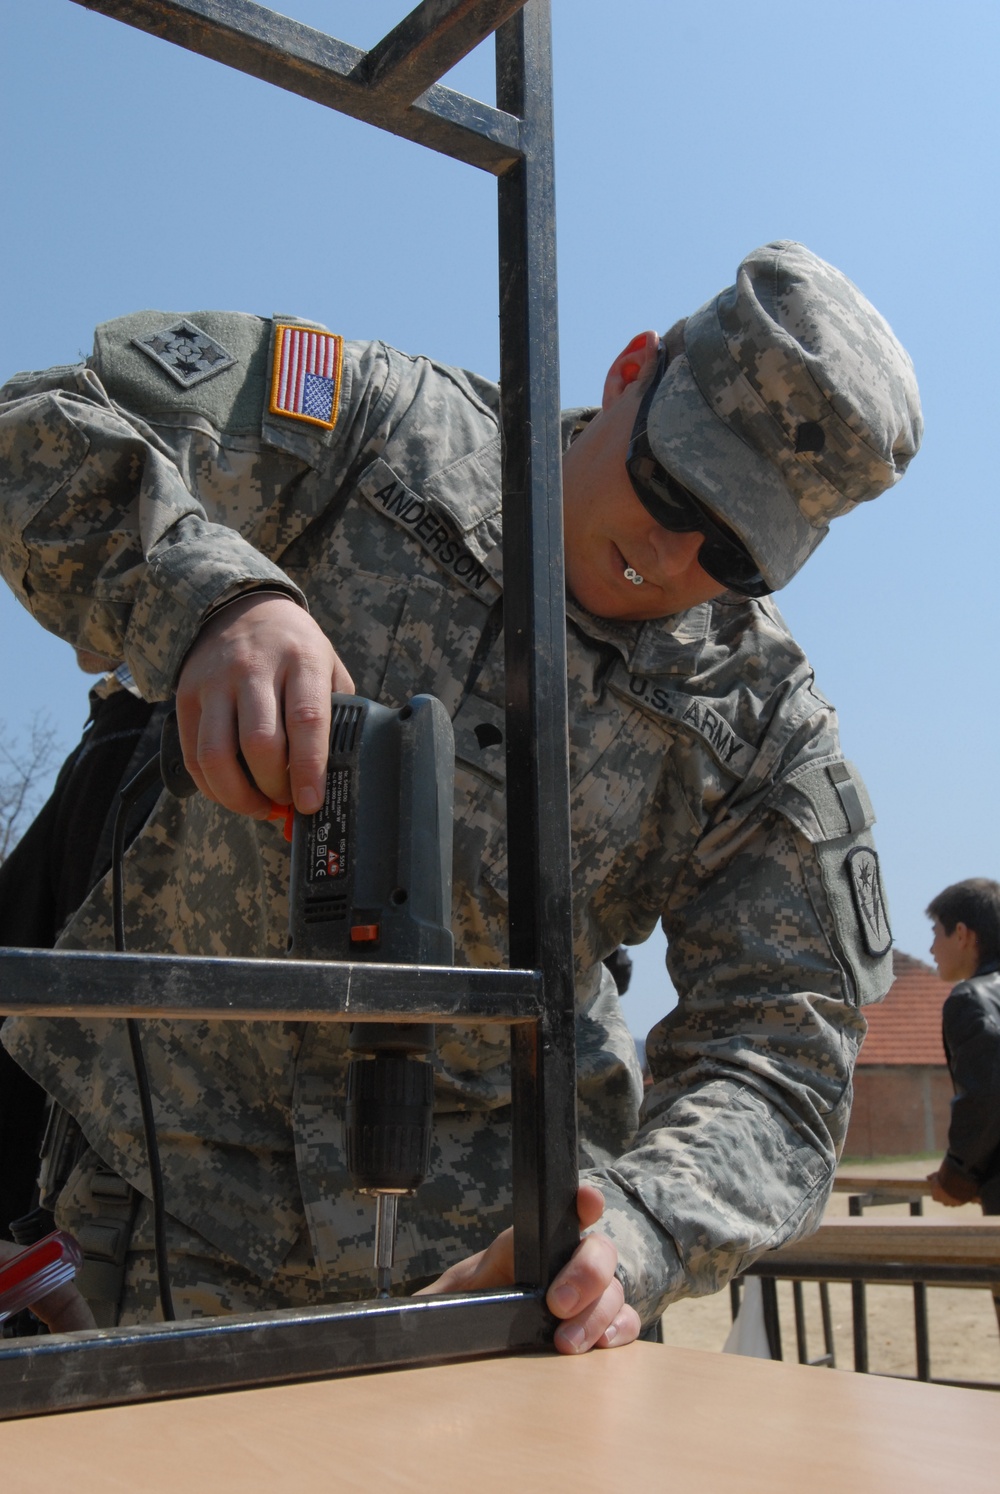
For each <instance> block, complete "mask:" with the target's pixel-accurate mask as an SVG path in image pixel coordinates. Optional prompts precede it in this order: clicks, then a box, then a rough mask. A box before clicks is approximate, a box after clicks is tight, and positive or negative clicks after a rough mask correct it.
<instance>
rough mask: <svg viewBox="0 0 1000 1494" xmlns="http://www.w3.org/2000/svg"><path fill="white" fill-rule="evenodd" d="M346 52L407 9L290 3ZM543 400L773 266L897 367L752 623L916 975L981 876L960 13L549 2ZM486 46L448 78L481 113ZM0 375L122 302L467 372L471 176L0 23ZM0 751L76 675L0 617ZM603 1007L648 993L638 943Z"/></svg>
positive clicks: (73, 17)
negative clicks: (475, 100)
mask: <svg viewBox="0 0 1000 1494" xmlns="http://www.w3.org/2000/svg"><path fill="white" fill-rule="evenodd" d="M289 8H290V9H291V10H292V12H293V13H294V14H295V16H296V17H297V18H298V19H300V20H303V21H305V22H307V23H308V24H310V25H313V26H316V27H318V28H320V29H322V30H326V31H329V32H330V33H332V34H333V35H335V36H339V37H340V38H342V39H343V40H345V41H349V42H352V43H354V44H356V45H358V46H362V47H367V46H370V45H371V44H372V43H373V42H375V41H376V40H377V39H378V38H379V37H380V36H381V35H382V34H383V33H384V32H385V31H387V30H388V29H390V27H391V26H392V25H393V24H395V22H396V21H398V20H399V19H400V18H401V17H402V15H403V14H404V13H405V11H406V9H407V8H408V7H407V4H406V0H364V3H358V0H354V3H335V0H289ZM553 25H554V33H555V68H556V80H555V81H556V144H557V192H558V204H559V245H558V248H559V279H560V305H561V334H560V335H561V349H562V367H563V399H564V402H565V403H566V404H582V403H587V402H590V401H593V400H595V399H596V398H597V397H598V395H599V392H600V388H601V383H602V379H603V373H604V370H605V368H606V366H607V364H608V363H609V362H610V360H611V358H612V357H613V356H614V354H615V353H616V352H617V351H618V349H619V347H620V346H622V344H623V343H624V342H625V340H626V339H627V338H628V336H629V335H631V334H632V333H633V332H635V331H638V330H640V329H642V328H644V327H646V326H654V327H657V328H661V329H662V328H664V327H666V326H668V325H669V324H670V323H671V322H672V321H674V320H675V319H676V317H678V316H679V315H682V314H684V313H687V312H689V311H692V310H693V309H694V308H695V307H696V306H697V305H699V304H700V303H701V302H702V301H704V300H705V299H707V298H708V297H709V296H710V295H712V294H713V293H714V292H715V291H716V290H718V289H719V288H720V287H721V286H723V285H725V284H727V283H729V282H730V281H731V279H732V276H733V272H734V271H735V268H736V265H737V263H738V261H739V259H740V258H741V257H742V255H743V254H744V253H746V252H747V250H749V249H750V248H752V247H753V246H755V245H756V244H759V243H763V242H764V241H766V240H768V239H773V238H797V239H801V240H802V241H803V242H805V243H806V244H808V245H809V246H810V247H811V248H813V249H815V250H816V251H817V252H818V253H820V254H822V255H823V256H824V257H826V258H827V259H830V260H832V261H833V262H834V263H835V264H837V265H839V266H840V267H841V268H842V269H843V270H845V271H846V272H847V273H848V274H849V275H850V276H851V277H852V278H853V279H854V280H855V281H857V283H858V284H859V285H860V286H861V287H862V289H863V290H864V291H865V292H866V293H867V295H868V296H869V297H870V298H871V299H872V300H873V301H874V302H875V304H876V305H877V306H878V307H879V308H880V309H881V310H882V311H883V312H884V314H885V315H886V316H887V317H888V318H889V320H890V321H891V322H892V324H893V326H894V327H895V329H896V331H897V333H898V334H899V336H900V337H901V338H902V340H903V341H904V343H905V344H906V345H907V347H908V348H909V349H910V352H911V353H912V355H913V358H914V361H915V363H916V366H917V372H918V374H919V376H920V381H921V387H922V391H923V399H924V410H925V416H926V423H927V436H926V441H925V447H924V450H923V452H922V453H921V455H920V456H919V457H918V458H917V460H916V462H915V463H914V465H913V467H912V469H911V472H910V474H909V475H908V476H907V478H906V480H905V482H904V483H903V484H902V485H901V486H900V487H899V488H897V489H896V490H895V491H894V492H892V493H891V494H888V495H886V496H885V497H883V498H881V499H879V500H878V501H877V502H876V503H874V504H871V505H869V506H867V507H866V508H865V509H863V510H862V511H860V512H858V513H855V514H852V515H850V516H849V517H848V518H846V519H844V520H841V521H839V522H838V523H837V524H835V525H834V527H833V530H832V533H831V536H830V538H829V539H828V540H827V542H826V543H825V544H824V545H823V546H822V547H821V549H820V551H819V552H818V554H817V555H816V557H815V558H814V559H813V560H812V561H811V562H810V564H809V566H808V567H807V568H806V570H805V571H804V572H803V574H802V575H801V576H800V577H799V578H797V579H796V581H795V582H793V584H792V585H791V586H790V587H789V588H788V589H787V591H786V592H784V593H783V595H782V598H781V605H782V608H783V610H784V612H785V615H786V617H787V618H788V620H789V622H790V623H791V625H792V628H793V630H794V631H795V633H796V635H797V636H798V638H799V640H800V641H801V643H802V644H803V645H804V647H805V648H806V650H807V652H808V653H809V655H810V657H811V659H812V661H813V663H814V665H815V668H816V673H817V677H818V680H819V684H820V687H821V688H822V689H823V690H824V691H825V692H826V694H827V695H829V696H830V698H831V699H832V700H833V701H834V702H835V703H836V704H837V706H838V708H839V710H840V713H841V723H842V730H843V739H844V744H845V748H846V751H847V753H848V755H849V756H850V757H852V758H853V759H854V760H855V761H856V762H857V763H858V764H859V766H860V767H861V769H862V772H863V773H864V775H865V777H866V779H867V781H868V784H869V787H870V789H871V792H872V797H873V799H874V802H875V805H876V809H877V811H878V815H879V823H878V826H877V835H878V844H879V849H880V851H881V854H882V858H883V865H884V870H885V875H886V881H887V885H888V890H889V897H890V902H891V907H892V913H893V924H894V928H895V932H896V937H897V944H898V946H899V947H901V948H902V949H905V950H907V951H909V952H910V953H914V954H918V955H921V956H923V955H924V954H925V951H926V946H927V942H928V934H927V926H926V920H925V919H924V917H923V913H922V910H923V908H924V907H925V906H926V904H927V902H928V900H929V899H930V898H931V897H932V896H933V894H934V893H935V892H937V891H938V890H939V889H940V888H941V887H942V886H943V885H944V884H945V883H947V882H949V881H953V880H955V879H957V878H959V877H964V876H972V875H985V876H994V877H996V876H1000V854H998V849H997V837H998V827H1000V815H998V807H1000V805H998V799H1000V789H998V780H997V774H996V772H995V769H994V760H995V757H996V742H997V738H998V712H997V684H996V679H997V666H996V658H995V656H996V651H997V639H998V627H997V623H998V602H997V595H998V591H997V579H996V568H997V552H998V538H1000V519H998V508H997V498H998V492H997V474H996V467H995V457H994V454H993V449H992V444H991V443H992V441H993V440H995V439H996V430H997V409H996V407H997V394H996V390H997V387H998V382H1000V380H998V373H997V368H996V357H997V349H998V348H1000V327H998V314H997V303H998V289H997V275H998V269H997V265H998V257H997V247H996V246H997V207H996V203H997V140H998V118H997V116H998V103H997V93H998V90H997V76H998V60H1000V58H998V53H1000V47H998V40H1000V7H998V6H997V5H996V4H995V0H953V3H952V4H951V5H949V6H944V5H942V4H940V3H937V0H867V3H865V0H841V3H839V4H837V5H835V6H833V5H830V4H827V3H819V0H756V3H755V4H754V5H752V6H750V5H747V4H745V3H737V0H701V3H698V4H693V3H690V0H688V3H683V4H682V3H668V0H619V3H618V4H616V5H608V4H606V3H603V0H555V3H554V5H553ZM492 65H493V64H492V48H491V47H484V48H480V49H479V51H478V52H477V53H476V54H474V55H473V56H472V57H471V58H469V59H467V60H466V62H465V63H463V64H462V66H461V67H460V68H459V69H457V70H456V73H455V74H454V75H453V77H452V78H451V79H449V82H451V83H452V84H453V86H455V87H458V88H461V89H462V90H463V91H465V92H468V93H472V94H475V95H476V96H478V97H480V98H487V99H490V100H491V101H492V97H493V94H492ZM0 69H2V75H3V76H2V82H3V86H2V90H0V93H2V102H0V108H2V111H3V140H4V151H3V164H2V167H0V171H2V182H3V200H4V202H5V204H6V213H5V232H4V234H3V236H2V244H0V275H2V280H0V285H2V296H3V316H2V319H0V376H6V374H7V373H8V372H13V371H14V370H16V369H20V368H31V367H35V368H39V367H45V366H47V365H48V364H51V363H59V362H70V361H74V360H75V359H76V358H78V357H79V356H81V355H82V354H85V353H86V352H87V350H88V349H89V347H90V342H91V333H92V329H93V326H94V325H95V324H96V323H97V322H99V321H102V320H104V319H105V318H107V317H112V316H116V315H118V314H120V313H123V312H126V311H130V310H135V309H137V308H138V307H141V306H156V307H160V308H163V309H168V310H178V311H181V310H188V311H190V310H196V309H198V308H199V307H206V306H219V307H227V308H239V309H243V310H248V311H255V312H261V313H264V314H268V313H271V312H274V311H278V312H295V313H298V314H300V315H303V316H307V317H313V318H316V319H318V320H320V321H323V322H325V323H326V324H327V325H328V326H330V327H332V328H334V329H336V330H338V331H341V332H343V333H345V334H346V335H347V336H358V337H366V336H380V337H384V338H386V339H387V340H388V341H391V342H394V343H396V344H397V345H398V346H400V347H403V348H408V349H411V350H413V351H421V352H429V353H433V354H434V355H435V356H436V357H438V358H440V359H443V360H445V361H448V362H454V363H459V364H465V365H467V366H470V367H473V368H476V369H478V370H480V371H482V372H484V373H487V374H491V375H495V373H496V368H497V322H496V284H495V277H496V250H495V211H494V206H495V186H494V182H493V180H492V178H490V177H487V176H486V175H484V174H481V173H478V172H475V171H473V170H472V169H471V168H469V167H464V166H460V165H458V164H457V163H455V162H452V161H449V160H446V159H444V158H443V157H436V156H433V155H431V154H430V153H429V152H426V151H424V150H421V149H420V148H419V147H417V146H415V145H411V144H409V143H408V142H405V141H398V140H395V139H394V138H392V137H390V136H387V135H383V134H381V133H379V132H377V131H375V130H372V129H370V128H368V127H366V126H362V125H360V124H355V123H354V122H353V121H350V120H347V119H344V118H342V117H341V116H339V115H336V114H333V113H329V112H327V111H324V110H322V109H320V108H319V107H318V106H316V105H313V104H309V103H306V102H305V101H303V100H301V99H297V98H294V97H292V96H291V95H287V94H283V93H281V92H280V91H279V90H277V89H274V88H271V87H269V86H268V85H266V84H263V83H259V82H257V81H256V80H254V79H251V78H245V77H243V76H241V75H240V74H238V73H235V72H231V71H228V70H227V69H224V68H221V67H219V66H218V65H217V64H215V63H210V62H207V61H204V60H202V59H200V58H197V57H194V56H191V55H190V54H188V53H186V52H183V51H181V50H180V49H178V48H175V47H172V46H170V45H168V44H166V43H163V42H159V41H156V40H154V39H153V38H151V37H148V36H145V35H144V34H142V33H140V32H137V31H134V30H132V29H131V28H130V27H127V26H124V25H122V24H121V23H120V22H114V21H110V20H107V19H106V18H104V17H102V16H98V15H94V14H92V13H91V12H88V11H86V10H84V9H82V8H81V7H79V6H77V5H75V4H73V3H71V0H31V3H30V4H26V3H24V0H0ZM0 628H2V639H3V647H2V649H0V701H2V705H0V722H2V723H3V725H4V726H5V727H6V729H7V730H8V732H9V733H12V734H17V733H18V732H23V731H24V729H25V727H26V725H27V723H28V722H29V721H30V719H31V717H32V715H33V713H34V712H35V711H37V710H38V709H40V708H42V707H46V708H48V709H49V710H50V712H51V714H52V717H53V719H54V720H55V721H56V723H57V725H58V728H59V731H60V733H61V735H62V737H63V739H64V741H65V743H66V744H67V746H68V745H69V744H70V743H71V742H73V741H74V740H75V739H76V737H77V735H78V731H79V727H80V724H81V723H82V721H83V719H84V716H85V711H86V703H85V701H86V681H85V679H84V678H83V676H82V675H80V674H78V672H77V671H76V668H75V665H74V663H73V660H72V655H71V653H70V651H69V649H68V648H67V647H66V645H65V644H62V643H59V642H58V641H56V640H55V639H52V638H50V637H48V636H47V635H45V634H44V633H43V632H42V631H41V630H40V629H39V628H38V627H37V626H36V625H35V624H34V623H33V622H32V621H31V619H30V618H29V617H28V616H27V614H25V613H24V612H22V610H21V609H20V608H19V607H18V606H17V604H16V603H14V602H13V601H12V599H11V598H10V596H9V594H7V593H6V592H4V593H2V595H0ZM638 963H639V969H638V974H637V978H636V981H635V985H634V989H633V991H632V992H631V993H630V995H629V997H628V1005H627V1011H628V1015H629V1018H630V1021H631V1025H632V1027H633V1030H634V1031H636V1032H637V1033H639V1034H640V1035H641V1034H643V1033H644V1032H645V1031H646V1029H647V1028H648V1026H649V1025H651V1023H652V1022H653V1021H654V1020H656V1018H657V1017H658V1016H659V1015H661V1014H662V1011H663V1010H664V1007H665V1005H666V1004H667V1002H668V1000H670V999H672V998H669V997H668V996H667V994H666V990H665V984H664V978H663V976H662V975H661V970H662V941H656V942H655V943H654V942H653V941H651V943H650V945H648V946H646V947H645V948H644V950H643V951H642V953H641V955H640V957H639V962H638Z"/></svg>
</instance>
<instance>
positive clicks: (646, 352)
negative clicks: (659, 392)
mask: <svg viewBox="0 0 1000 1494" xmlns="http://www.w3.org/2000/svg"><path fill="white" fill-rule="evenodd" d="M659 350H660V339H659V337H658V336H657V334H656V333H655V332H648V331H647V332H637V333H636V335H635V337H633V338H632V341H631V342H630V343H628V345H627V346H626V347H624V348H622V350H621V352H620V353H619V354H618V357H617V358H616V359H615V361H614V363H612V365H611V367H610V368H609V369H608V376H607V378H606V379H605V380H604V397H603V399H602V400H601V408H602V409H604V410H607V409H610V407H611V406H612V405H613V404H614V403H615V401H616V400H617V399H619V398H620V397H621V395H623V394H624V393H625V391H626V389H628V387H629V385H630V384H634V383H635V381H636V379H641V378H642V376H643V374H644V373H647V372H648V371H649V369H650V367H651V365H652V364H654V363H655V362H656V358H657V354H658V353H659Z"/></svg>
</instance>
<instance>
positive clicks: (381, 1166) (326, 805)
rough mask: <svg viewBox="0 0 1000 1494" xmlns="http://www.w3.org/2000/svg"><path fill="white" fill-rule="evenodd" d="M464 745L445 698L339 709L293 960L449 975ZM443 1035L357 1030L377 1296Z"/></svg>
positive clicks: (301, 833)
mask: <svg viewBox="0 0 1000 1494" xmlns="http://www.w3.org/2000/svg"><path fill="white" fill-rule="evenodd" d="M454 772H455V746H454V738H453V736H452V729H451V721H450V720H449V717H448V713H447V711H446V710H445V708H444V706H443V705H442V704H441V702H440V701H439V700H436V699H435V698H434V697H433V696H431V695H415V696H414V697H413V699H412V700H410V701H409V702H408V704H407V705H405V706H403V707H402V708H401V709H399V710H393V709H390V708H389V707H388V706H383V705H378V704H377V703H375V702H374V701H371V700H364V699H362V698H361V697H359V696H356V695H334V696H333V697H332V721H331V726H330V756H329V760H328V763H327V774H326V790H325V794H324V800H323V805H322V807H321V808H320V809H319V810H318V811H317V813H316V814H312V815H302V814H298V813H296V815H295V817H294V822H293V828H292V872H291V882H290V887H289V943H288V948H289V953H290V954H291V956H292V957H293V958H294V959H302V960H350V961H354V962H358V961H362V960H374V961H376V962H379V963H385V964H397V963H399V964H407V965H451V964H452V963H453V962H454V953H455V946H454V939H453V937H452V933H451V859H452V820H453V803H454ZM433 1043H434V1028H433V1025H432V1024H431V1023H412V1022H355V1023H354V1024H353V1025H352V1027H351V1030H350V1035H349V1038H348V1047H349V1052H350V1058H349V1062H348V1069H347V1103H346V1110H345V1144H346V1147H345V1149H346V1153H347V1166H348V1169H349V1171H350V1173H351V1176H352V1178H353V1180H354V1185H355V1187H356V1188H357V1190H358V1191H359V1192H360V1193H365V1194H370V1195H374V1197H375V1200H376V1219H375V1278H376V1295H377V1296H379V1297H387V1296H388V1295H389V1287H390V1282H391V1274H392V1264H393V1254H394V1248H395V1239H396V1216H397V1209H398V1204H399V1199H400V1198H401V1197H403V1196H405V1195H407V1194H412V1193H414V1192H415V1191H416V1189H417V1188H418V1187H419V1185H420V1183H421V1182H422V1181H423V1179H424V1177H425V1176H426V1173H427V1169H428V1165H429V1158H430V1146H431V1130H432V1121H433V1107H434V1071H433V1068H432V1066H431V1062H430V1057H431V1053H432V1050H433Z"/></svg>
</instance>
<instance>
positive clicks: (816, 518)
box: [647, 240, 922, 589]
mask: <svg viewBox="0 0 1000 1494" xmlns="http://www.w3.org/2000/svg"><path fill="white" fill-rule="evenodd" d="M647 429H648V437H649V442H650V445H651V447H652V450H653V453H654V455H655V456H656V458H657V460H658V461H659V462H660V463H661V464H662V465H663V466H664V467H665V468H666V469H667V471H668V472H670V473H671V474H672V475H673V476H674V477H675V478H677V480H678V481H679V482H681V483H683V485H684V486H685V487H686V488H688V489H690V491H691V492H692V493H694V494H695V495H696V496H697V497H699V498H700V499H701V500H702V501H703V502H704V503H705V505H706V507H708V508H709V509H711V510H712V512H713V513H716V514H718V516H719V517H720V518H721V519H722V520H723V521H724V522H725V523H726V524H728V525H729V527H730V528H731V529H733V530H734V531H735V532H736V533H737V534H738V535H739V537H740V538H741V539H742V540H743V542H744V544H745V545H746V547H747V549H748V550H749V551H750V553H751V555H752V556H753V558H754V560H755V561H756V562H757V565H758V566H759V568H760V571H761V573H762V575H763V576H764V578H765V580H766V581H767V582H768V583H769V584H770V585H771V586H772V587H773V588H774V589H777V588H778V587H780V586H784V585H786V584H787V582H789V581H790V580H791V578H792V577H793V576H794V575H795V572H796V571H797V570H798V569H799V567H800V566H801V565H802V564H803V562H804V561H805V560H806V559H807V558H808V557H809V556H810V555H811V554H812V552H813V550H815V548H816V546H817V545H818V544H819V542H820V541H821V540H822V539H824V538H825V536H826V534H827V530H828V526H829V521H830V520H831V519H834V518H836V517H837V516H838V514H845V513H848V512H849V511H850V510H851V509H852V508H854V507H855V506H856V505H857V504H859V503H864V502H866V501H867V500H868V499H869V498H876V497H877V496H878V494H879V493H882V492H884V491H885V489H886V488H888V487H891V486H892V484H893V483H895V482H898V480H899V478H900V477H902V475H903V473H904V472H905V471H906V468H907V465H908V463H909V461H910V458H911V457H912V456H913V455H914V453H915V452H916V450H917V448H918V446H919V445H920V435H921V431H922V420H921V416H920V396H919V394H918V391H917V382H916V377H915V375H914V372H913V365H912V363H911V362H910V359H909V356H908V354H907V353H906V351H905V349H904V348H903V347H901V345H900V344H899V342H898V341H897V340H896V337H895V336H894V334H893V332H892V329H891V328H890V327H889V325H888V323H887V322H886V321H884V319H883V318H882V317H881V316H880V315H879V313H878V312H877V311H876V310H875V308H874V307H873V306H872V305H871V304H870V302H868V301H867V300H866V299H865V297H864V296H863V295H862V294H861V292H860V291H859V290H858V289H857V287H856V286H855V285H853V284H852V283H851V281H850V280H848V279H847V277H846V276H845V275H842V274H841V273H840V271H839V270H835V269H834V268H833V266H832V265H829V264H827V263H826V262H825V261H824V260H822V259H819V258H818V257H817V256H816V255H815V254H812V253H811V252H810V251H809V250H808V249H806V248H805V247H804V246H803V245H802V244H796V243H793V242H791V241H789V240H781V241H778V242H776V243H773V244H765V245H764V246H763V248H760V249H755V250H754V251H753V253H752V254H748V255H747V257H746V259H744V260H743V262H742V264H741V265H740V267H739V270H738V271H737V275H736V284H735V285H732V286H730V287H729V288H728V290H724V291H722V292H720V294H719V295H717V296H715V297H714V298H713V299H712V300H711V301H708V302H706V304H705V305H704V306H702V307H701V308H700V310H698V311H696V312H695V314H694V315H693V316H692V317H689V318H688V320H687V322H686V324H685V326H684V351H683V354H682V355H681V356H678V357H675V358H673V359H671V361H670V363H669V364H668V365H667V369H666V372H665V374H664V377H663V380H662V382H661V384H660V388H659V390H658V391H657V393H656V396H655V398H654V400H653V404H652V408H651V410H650V413H649V423H648V428H647Z"/></svg>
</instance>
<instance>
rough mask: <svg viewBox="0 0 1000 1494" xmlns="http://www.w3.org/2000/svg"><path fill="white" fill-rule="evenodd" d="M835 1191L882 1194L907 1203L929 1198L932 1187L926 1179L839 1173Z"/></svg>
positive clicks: (865, 1173) (834, 1182) (862, 1173)
mask: <svg viewBox="0 0 1000 1494" xmlns="http://www.w3.org/2000/svg"><path fill="white" fill-rule="evenodd" d="M928 1165H929V1164H928ZM833 1191H834V1193H881V1194H884V1195H885V1196H886V1197H887V1198H898V1199H901V1200H902V1201H903V1202H904V1203H905V1201H906V1200H907V1199H909V1198H929V1197H930V1192H931V1185H930V1183H929V1182H928V1181H927V1179H926V1178H887V1177H879V1176H878V1175H877V1174H874V1173H868V1172H838V1173H837V1175H836V1177H835V1178H834V1180H833Z"/></svg>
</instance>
